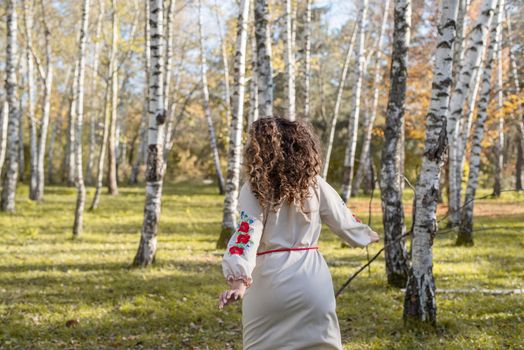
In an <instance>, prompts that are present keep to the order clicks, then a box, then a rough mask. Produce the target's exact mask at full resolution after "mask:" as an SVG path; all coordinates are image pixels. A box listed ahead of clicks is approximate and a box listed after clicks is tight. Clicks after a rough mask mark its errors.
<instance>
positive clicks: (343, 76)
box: [322, 26, 357, 179]
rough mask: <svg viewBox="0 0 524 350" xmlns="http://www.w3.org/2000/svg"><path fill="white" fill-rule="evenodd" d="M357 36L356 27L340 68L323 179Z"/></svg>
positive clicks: (327, 166) (324, 174)
mask: <svg viewBox="0 0 524 350" xmlns="http://www.w3.org/2000/svg"><path fill="white" fill-rule="evenodd" d="M356 36H357V27H356V26H355V27H354V28H353V31H352V33H351V39H350V40H349V46H348V49H347V51H346V58H345V60H344V65H343V66H342V73H341V75H340V80H339V82H338V90H337V99H336V100H335V110H334V111H333V117H332V118H331V124H330V126H329V136H328V141H327V145H326V154H325V156H324V164H323V166H322V177H323V178H324V179H325V178H326V177H327V174H328V169H329V161H330V160H331V151H332V149H333V141H334V140H335V129H336V126H337V119H338V114H339V112H340V104H341V103H342V94H343V93H344V86H345V85H346V77H347V73H348V68H349V62H350V60H351V53H352V52H353V45H354V43H355V38H356Z"/></svg>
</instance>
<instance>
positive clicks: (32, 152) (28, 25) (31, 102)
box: [22, 0, 38, 200]
mask: <svg viewBox="0 0 524 350" xmlns="http://www.w3.org/2000/svg"><path fill="white" fill-rule="evenodd" d="M22 3H23V9H24V22H25V26H24V29H25V42H26V47H25V54H26V67H27V69H26V73H27V80H26V82H27V114H28V119H29V199H31V200H36V197H37V184H38V177H37V162H38V154H37V153H38V152H37V137H38V136H37V135H38V131H37V126H36V115H35V93H36V92H35V86H36V84H35V79H34V75H35V74H34V61H33V55H32V54H31V49H32V47H31V46H32V42H33V3H32V1H28V0H23V2H22Z"/></svg>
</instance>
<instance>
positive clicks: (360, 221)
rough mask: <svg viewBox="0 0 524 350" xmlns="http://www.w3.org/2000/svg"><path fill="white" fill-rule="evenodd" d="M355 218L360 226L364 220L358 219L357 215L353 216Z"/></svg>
mask: <svg viewBox="0 0 524 350" xmlns="http://www.w3.org/2000/svg"><path fill="white" fill-rule="evenodd" d="M353 218H354V219H355V221H356V222H358V223H359V224H361V223H362V220H360V219H359V218H357V216H356V215H355V214H353Z"/></svg>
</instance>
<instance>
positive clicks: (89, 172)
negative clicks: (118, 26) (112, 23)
mask: <svg viewBox="0 0 524 350" xmlns="http://www.w3.org/2000/svg"><path fill="white" fill-rule="evenodd" d="M104 12H105V0H100V1H99V7H98V18H97V20H96V32H95V38H94V40H95V47H94V49H93V72H92V76H91V79H92V80H91V98H92V99H93V100H94V101H98V99H97V98H96V97H97V96H96V94H97V90H98V65H99V61H100V60H99V57H100V49H101V44H102V37H101V33H102V23H103V20H104ZM99 113H100V111H99V104H98V103H93V104H92V107H91V109H90V113H89V152H88V155H87V169H86V183H88V184H92V183H93V170H94V169H93V168H94V165H95V154H96V152H95V148H96V127H97V124H98V123H97V121H98V115H99Z"/></svg>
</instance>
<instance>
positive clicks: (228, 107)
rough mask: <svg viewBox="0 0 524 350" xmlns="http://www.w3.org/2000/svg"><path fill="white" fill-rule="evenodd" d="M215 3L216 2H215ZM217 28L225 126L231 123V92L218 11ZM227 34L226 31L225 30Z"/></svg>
mask: <svg viewBox="0 0 524 350" xmlns="http://www.w3.org/2000/svg"><path fill="white" fill-rule="evenodd" d="M215 3H216V1H215ZM215 15H216V19H217V28H218V39H219V40H220V50H221V54H222V63H223V64H224V105H225V107H226V125H230V123H231V90H230V87H229V61H228V58H227V46H226V41H225V40H224V33H222V25H221V23H220V17H219V13H218V11H216V12H215ZM226 32H227V29H226Z"/></svg>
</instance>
